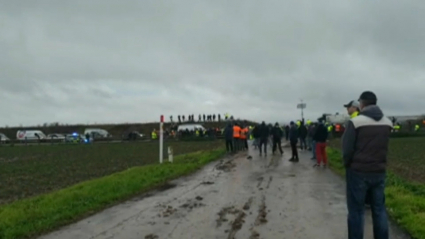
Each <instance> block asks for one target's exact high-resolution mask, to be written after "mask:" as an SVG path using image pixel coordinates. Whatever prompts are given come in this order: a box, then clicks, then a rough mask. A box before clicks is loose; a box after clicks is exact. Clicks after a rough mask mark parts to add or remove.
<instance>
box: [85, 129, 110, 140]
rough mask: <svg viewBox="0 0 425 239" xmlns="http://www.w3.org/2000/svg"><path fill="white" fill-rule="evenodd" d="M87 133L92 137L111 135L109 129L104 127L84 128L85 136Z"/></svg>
mask: <svg viewBox="0 0 425 239" xmlns="http://www.w3.org/2000/svg"><path fill="white" fill-rule="evenodd" d="M87 134H89V135H90V138H95V139H96V138H97V139H98V138H107V137H111V135H110V134H109V133H108V131H106V130H104V129H95V128H92V129H86V130H84V136H86V135H87Z"/></svg>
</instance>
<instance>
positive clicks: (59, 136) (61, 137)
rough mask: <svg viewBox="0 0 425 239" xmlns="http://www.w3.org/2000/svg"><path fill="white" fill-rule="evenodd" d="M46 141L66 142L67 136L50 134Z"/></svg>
mask: <svg viewBox="0 0 425 239" xmlns="http://www.w3.org/2000/svg"><path fill="white" fill-rule="evenodd" d="M46 140H65V135H63V134H48V135H47V136H46Z"/></svg>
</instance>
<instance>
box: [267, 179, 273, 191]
mask: <svg viewBox="0 0 425 239" xmlns="http://www.w3.org/2000/svg"><path fill="white" fill-rule="evenodd" d="M272 181H273V176H270V177H269V181H268V182H267V186H266V188H267V189H269V188H270V184H271V183H272Z"/></svg>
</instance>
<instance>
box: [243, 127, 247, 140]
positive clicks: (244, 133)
mask: <svg viewBox="0 0 425 239" xmlns="http://www.w3.org/2000/svg"><path fill="white" fill-rule="evenodd" d="M247 136H248V128H243V129H241V139H246V138H247Z"/></svg>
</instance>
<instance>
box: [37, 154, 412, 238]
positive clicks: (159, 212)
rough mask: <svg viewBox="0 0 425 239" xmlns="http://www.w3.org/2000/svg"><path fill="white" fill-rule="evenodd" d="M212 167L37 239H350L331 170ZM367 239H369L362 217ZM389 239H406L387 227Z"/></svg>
mask: <svg viewBox="0 0 425 239" xmlns="http://www.w3.org/2000/svg"><path fill="white" fill-rule="evenodd" d="M250 154H251V155H253V159H251V160H249V159H247V153H240V154H238V155H236V156H233V157H229V158H226V159H224V160H223V161H222V162H220V163H217V162H215V163H213V164H211V165H208V166H206V167H205V168H204V169H203V170H201V171H200V172H198V173H196V174H195V175H192V176H190V177H186V178H182V179H179V180H176V181H173V182H172V183H171V184H169V185H168V187H165V188H163V190H162V191H157V192H152V193H151V194H148V195H145V196H144V197H143V196H141V197H139V198H134V199H133V200H131V201H128V202H126V203H124V204H121V205H118V206H115V207H113V208H110V209H107V210H105V211H103V212H101V213H99V214H97V215H94V216H92V217H90V218H87V219H85V220H83V221H80V222H78V223H76V224H73V225H71V226H69V227H66V228H63V229H62V230H60V231H57V232H54V233H51V234H49V235H47V236H44V237H42V238H44V239H50V238H60V239H71V238H72V239H74V238H79V239H85V238H87V239H88V238H90V239H101V238H102V239H107V238H108V239H112V238H125V239H136V238H137V239H140V238H147V239H154V238H158V239H165V238H175V239H181V238H184V239H190V238H193V239H201V238H205V239H213V238H217V239H226V238H228V239H230V238H244V239H256V238H267V239H268V238H270V239H272V238H293V239H309V238H317V239H341V238H347V236H346V235H347V227H346V215H347V210H346V204H345V186H344V182H343V180H342V179H341V178H340V177H338V176H336V175H334V174H333V173H332V172H331V171H330V170H329V169H322V168H320V169H314V168H313V167H312V165H313V164H314V163H313V162H312V161H311V160H310V154H309V152H308V153H307V152H304V153H303V152H301V154H300V157H301V160H300V162H299V163H290V162H289V161H288V158H289V154H290V152H289V150H286V153H285V155H284V156H283V157H282V156H280V155H279V156H270V155H269V156H268V157H262V158H260V157H259V156H258V152H257V151H253V152H250ZM365 234H366V235H365V238H373V236H372V226H371V217H370V212H367V217H366V228H365ZM391 238H394V239H399V238H400V239H401V238H403V239H404V238H409V237H408V236H406V235H404V234H403V233H402V232H400V231H399V230H398V229H397V228H396V227H395V226H393V225H392V226H391Z"/></svg>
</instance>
